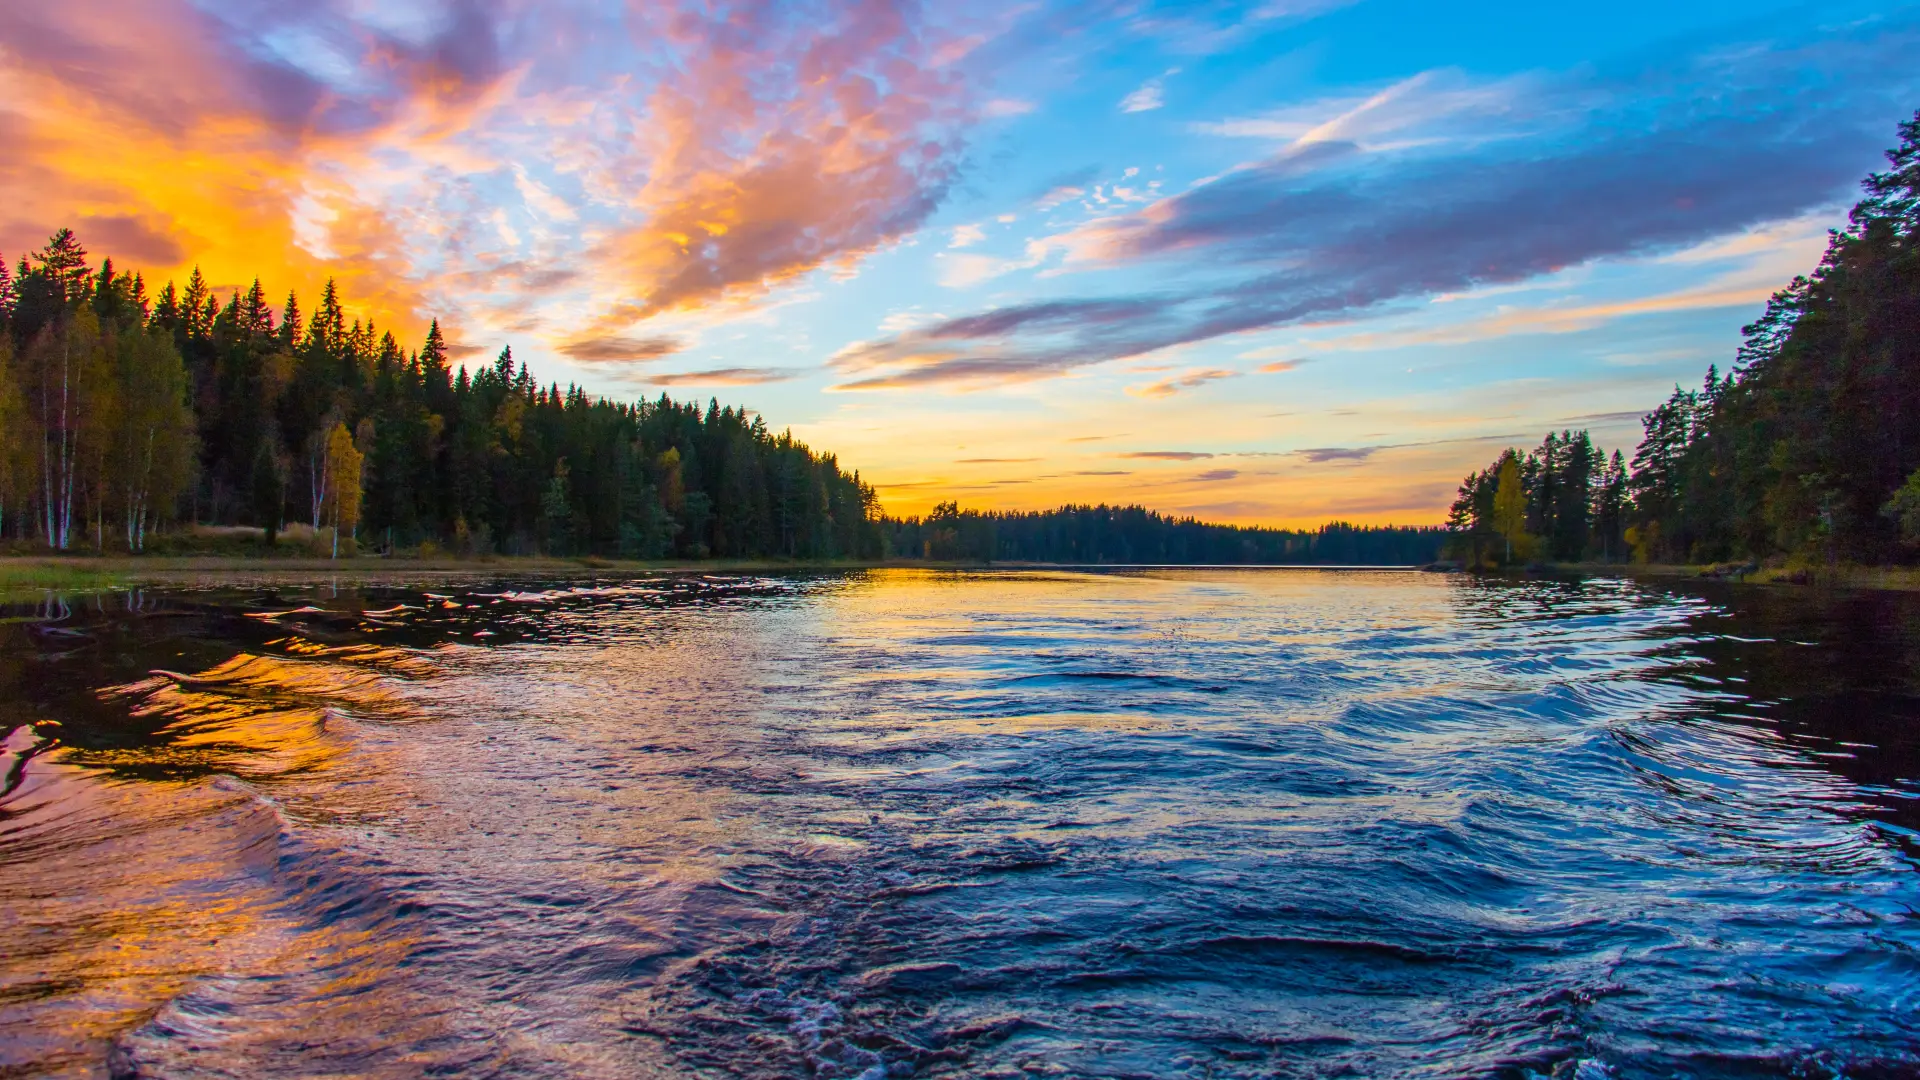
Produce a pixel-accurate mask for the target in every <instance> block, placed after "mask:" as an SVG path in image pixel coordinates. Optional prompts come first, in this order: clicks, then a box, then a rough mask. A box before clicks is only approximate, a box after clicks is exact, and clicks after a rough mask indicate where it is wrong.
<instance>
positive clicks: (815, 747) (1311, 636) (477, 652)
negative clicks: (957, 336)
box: [0, 570, 1920, 1080]
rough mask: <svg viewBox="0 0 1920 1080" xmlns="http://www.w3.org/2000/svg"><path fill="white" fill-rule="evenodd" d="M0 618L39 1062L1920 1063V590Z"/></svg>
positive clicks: (938, 593) (548, 595)
mask: <svg viewBox="0 0 1920 1080" xmlns="http://www.w3.org/2000/svg"><path fill="white" fill-rule="evenodd" d="M5 611H6V615H7V616H8V618H7V621H6V622H5V623H3V624H0V734H4V736H5V741H4V747H3V749H0V792H3V794H0V927H4V928H5V929H4V931H3V932H0V933H4V937H0V942H3V944H0V1076H6V1077H12V1076H29V1075H32V1076H39V1075H48V1076H106V1075H111V1076H118V1077H130V1076H152V1077H188V1076H192V1077H207V1076H246V1077H292V1076H320V1075H328V1076H347V1075H356V1076H374V1077H411V1076H425V1075H459V1076H480V1077H485V1076H498V1077H587V1078H600V1077H606V1078H613V1077H621V1078H625V1077H635V1076H687V1075H700V1076H712V1077H726V1076H741V1077H790V1076H816V1077H823V1078H835V1080H844V1078H856V1077H858V1078H862V1080H880V1078H882V1077H888V1076H894V1077H902V1076H966V1077H1016V1076H1047V1075H1059V1076H1099V1077H1243V1076H1245V1077H1254V1076H1302V1077H1322V1076H1327V1077H1331V1076H1353V1077H1478V1076H1496V1077H1513V1078H1516V1080H1519V1078H1527V1077H1530V1076H1536V1075H1537V1076H1551V1077H1558V1078H1578V1080H1599V1078H1605V1077H1618V1078H1638V1077H1671V1076H1687V1077H1695V1076H1698V1077H1759V1076H1783V1077H1784V1076H1794V1077H1838V1076H1848V1077H1854V1078H1868V1077H1895V1076H1914V1075H1916V1074H1920V1022H1917V1021H1920V875H1917V874H1916V856H1917V855H1920V844H1916V837H1920V833H1917V832H1916V830H1917V829H1920V694H1917V687H1920V597H1914V596H1907V595H1899V594H1890V593H1851V594H1847V593H1822V592H1815V591H1810V590H1804V589H1801V590H1795V589H1762V588H1746V587H1738V586H1714V585H1704V584H1703V585H1700V586H1697V587H1696V586H1692V585H1674V586H1670V587H1653V586H1649V585H1646V584H1639V583H1633V582H1629V581H1620V580H1586V581H1553V580H1540V581H1499V580H1478V579H1473V578H1469V577H1465V576H1458V575H1434V574H1419V573H1411V572H1390V571H1374V572H1369V571H1315V570H1192V571H1180V570H1132V571H1120V570H1116V571H1110V572H1099V573H1068V572H977V573H941V572H921V571H912V570H884V571H872V572H859V573H841V574H824V575H801V576H776V577H764V576H723V575H714V576H704V577H703V576H675V577H655V578H641V579H631V578H628V579H615V578H603V579H594V580H588V579H571V580H546V581H528V580H486V579H481V578H460V579H442V580H438V581H433V580H424V579H423V580H422V581H421V582H419V583H416V584H412V585H396V584H392V583H390V582H389V583H377V584H376V583H365V582H362V583H358V584H356V583H354V582H352V581H348V580H342V581H339V582H321V583H318V584H314V583H308V584H302V585H289V584H284V583H275V582H273V581H270V580H268V579H264V578H262V579H258V580H255V581H252V582H249V581H246V580H233V581H228V582H224V583H220V584H217V585H207V586H190V585H179V586H170V587H167V588H165V589H158V590H156V589H147V590H137V591H131V592H119V593H108V594H102V595H100V596H97V597H79V598H69V599H67V600H65V601H57V600H48V601H45V602H41V603H35V604H14V605H12V606H11V607H8V608H6V609H5Z"/></svg>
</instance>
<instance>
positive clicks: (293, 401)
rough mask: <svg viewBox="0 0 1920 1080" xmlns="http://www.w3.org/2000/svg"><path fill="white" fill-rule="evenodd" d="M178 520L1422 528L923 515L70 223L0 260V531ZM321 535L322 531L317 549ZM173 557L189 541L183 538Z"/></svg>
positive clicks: (1087, 513) (505, 544)
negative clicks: (278, 299) (91, 256)
mask: <svg viewBox="0 0 1920 1080" xmlns="http://www.w3.org/2000/svg"><path fill="white" fill-rule="evenodd" d="M180 523H188V524H200V525H226V526H235V525H237V526H247V527H251V528H254V529H258V530H261V533H262V540H263V541H264V543H265V544H266V545H269V546H271V545H273V544H274V543H275V539H276V536H277V535H278V534H282V533H283V532H284V531H287V530H289V528H292V529H294V530H297V531H299V532H301V535H302V538H303V539H304V540H305V541H306V542H307V543H309V544H312V543H314V542H315V541H316V539H317V540H318V541H319V542H320V543H321V544H323V545H324V547H325V548H326V550H328V551H330V552H333V553H336V554H337V553H340V552H341V551H345V552H349V553H350V552H352V551H354V550H355V549H356V548H358V549H359V550H376V551H407V550H412V551H420V550H435V549H437V550H442V551H448V552H451V553H456V554H486V553H492V552H503V553H507V554H548V555H600V556H610V557H619V558H631V559H660V558H679V559H704V558H710V557H711V558H755V557H766V556H776V557H789V558H796V559H833V558H853V559H878V558H883V557H887V556H890V555H891V556H897V557H907V558H932V559H941V560H995V559H999V560H1032V561H1047V562H1056V561H1057V562H1175V563H1178V562H1216V563H1247V562H1315V563H1409V562H1420V561H1425V560H1428V559H1431V558H1432V557H1433V556H1434V555H1435V553H1436V552H1437V551H1438V549H1439V546H1440V544H1441V542H1442V540H1443V539H1444V537H1442V536H1441V534H1440V533H1439V532H1438V530H1437V529H1432V528H1428V529H1359V528H1354V527H1352V526H1347V525H1330V526H1327V527H1326V528H1324V529H1321V530H1316V531H1312V532H1287V531H1283V530H1274V529H1238V528H1233V527H1230V526H1221V525H1206V524H1202V523H1200V522H1197V521H1192V520H1176V519H1172V518H1166V517H1162V516H1160V515H1158V514H1154V513H1150V512H1148V511H1146V510H1143V509H1141V508H1139V507H1128V508H1108V507H1067V508H1064V509H1061V510H1056V511H1051V512H1047V513H1032V514H982V513H979V512H975V511H965V512H962V511H960V510H958V509H957V508H956V507H953V506H951V505H949V506H945V507H942V508H940V509H939V510H937V511H936V512H935V513H934V514H932V515H930V516H928V517H927V518H925V519H918V518H911V519H904V520H903V519H894V518H888V517H885V516H884V515H882V514H881V512H880V506H879V502H878V500H877V498H876V497H875V493H874V490H873V488H872V486H870V485H868V484H866V483H865V482H863V481H862V480H861V478H860V475H859V474H858V473H857V472H856V473H847V472H845V471H843V470H842V469H841V468H840V466H839V462H838V461H837V460H836V459H835V458H834V456H833V455H831V454H818V453H815V452H813V451H812V450H810V449H809V448H808V447H807V446H805V445H804V444H802V443H799V442H796V441H795V440H794V439H793V438H792V437H791V436H789V435H787V434H784V433H783V434H779V435H775V434H773V433H772V432H771V431H770V430H768V428H767V426H766V424H765V423H764V422H763V421H762V420H761V419H760V418H759V417H758V416H756V415H754V414H753V413H751V412H749V411H748V410H746V409H744V408H723V407H721V406H720V404H719V403H718V402H717V401H709V402H708V404H707V405H706V406H705V408H704V409H703V408H702V407H701V406H700V405H698V404H697V403H691V402H676V401H674V400H672V399H670V398H668V397H667V396H665V395H662V396H661V397H660V398H658V399H657V400H653V401H640V402H637V403H632V404H628V403H622V402H617V401H612V400H609V399H606V398H599V397H592V396H589V395H588V394H586V393H585V392H583V391H582V390H580V389H579V388H577V387H568V388H566V389H564V390H563V389H561V388H560V387H559V386H558V385H549V386H541V385H539V384H537V383H536V382H535V381H534V380H533V377H532V376H531V375H530V374H528V372H527V369H526V367H525V365H524V364H516V363H515V362H514V359H513V354H512V350H511V349H507V350H502V352H501V353H500V355H499V357H498V359H496V360H495V361H494V362H493V363H491V364H489V365H485V366H482V367H480V368H479V369H478V370H476V371H469V370H468V369H467V368H466V367H465V366H464V365H461V366H458V367H457V368H456V367H455V366H454V365H453V364H452V363H451V362H450V360H449V357H448V349H447V344H446V341H445V339H444V337H443V335H442V334H441V331H440V327H439V324H438V322H435V323H434V324H433V325H432V326H431V327H430V328H429V329H428V331H427V334H426V338H425V340H424V342H423V343H422V344H421V346H420V347H419V348H418V349H403V348H402V347H401V345H400V343H399V342H398V341H397V340H396V339H395V338H394V336H393V334H392V333H390V332H381V331H378V330H377V328H376V327H374V326H373V325H372V323H371V322H362V321H360V320H357V319H355V320H352V321H351V322H350V321H349V320H348V316H347V313H346V309H345V307H344V306H343V303H342V300H341V297H340V296H339V293H338V291H337V290H336V288H335V287H334V285H333V284H332V283H331V282H329V283H328V284H327V287H326V289H325V291H324V292H323V293H322V294H321V297H320V301H319V304H318V305H317V306H316V307H315V308H314V310H313V311H312V312H311V313H307V312H305V311H303V309H302V307H301V304H300V301H299V298H298V297H297V296H293V295H291V294H290V295H288V297H287V298H286V300H285V302H284V303H283V304H280V305H279V306H278V308H277V310H276V307H275V305H273V304H271V303H270V302H269V301H268V298H267V296H266V293H265V290H264V289H263V288H262V287H261V285H260V284H259V282H258V281H255V282H254V284H253V285H252V287H251V288H249V289H246V290H244V291H238V290H236V291H235V292H234V293H233V294H232V295H230V296H228V297H227V298H226V299H225V301H224V302H222V300H221V298H219V297H217V296H215V295H214V293H213V291H212V290H211V289H210V288H209V287H208V285H207V283H206V281H205V279H204V278H203V277H202V276H201V274H200V272H199V271H198V270H197V269H196V270H195V271H194V273H193V275H192V277H190V278H189V279H188V281H187V284H186V287H185V288H184V289H180V288H176V286H175V285H174V284H173V283H172V282H168V283H167V284H166V285H164V286H162V287H161V288H160V290H159V291H158V293H157V294H156V293H150V292H149V289H148V287H147V284H146V281H145V279H144V278H143V277H142V276H141V275H140V274H138V273H129V272H126V271H121V270H117V269H116V268H115V267H114V265H113V262H112V260H110V259H109V260H104V261H102V262H101V264H100V265H99V267H98V268H97V269H96V268H94V267H93V266H92V265H91V264H90V263H89V261H88V255H87V251H86V249H85V248H84V247H83V246H82V244H81V242H80V239H79V238H78V237H76V236H75V235H74V234H73V232H72V231H70V230H64V229H63V230H61V231H60V232H58V233H55V234H54V235H53V237H52V238H51V239H50V240H49V241H48V242H47V245H46V246H45V247H44V248H42V249H41V250H39V251H36V252H34V253H32V255H31V256H30V257H27V258H22V259H20V260H19V262H18V264H17V266H16V267H15V268H14V269H11V270H9V269H8V268H7V266H6V264H5V263H4V262H0V541H11V542H13V543H15V544H26V545H32V546H40V545H44V546H45V547H48V548H52V549H54V550H59V551H72V550H92V551H131V552H141V551H146V550H150V549H151V548H152V547H153V546H154V545H155V543H156V541H158V542H159V546H161V547H164V548H167V549H168V550H181V547H180V545H178V544H168V543H166V541H168V540H170V539H177V538H178V531H177V530H175V536H173V537H169V536H168V535H167V527H168V526H170V525H176V524H180ZM335 537H338V538H339V540H338V541H337V542H336V541H335V540H334V538H335ZM187 547H188V548H191V547H192V541H191V540H189V542H188V544H187Z"/></svg>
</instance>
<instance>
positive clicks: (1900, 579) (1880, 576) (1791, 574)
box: [1552, 563, 1920, 591]
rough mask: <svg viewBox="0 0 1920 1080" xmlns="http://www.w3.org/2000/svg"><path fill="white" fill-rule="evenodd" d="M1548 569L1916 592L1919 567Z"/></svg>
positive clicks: (1602, 565)
mask: <svg viewBox="0 0 1920 1080" xmlns="http://www.w3.org/2000/svg"><path fill="white" fill-rule="evenodd" d="M1552 570H1553V572H1555V573H1564V574H1579V575H1583V576H1593V577H1630V578H1642V579H1646V580H1649V581H1656V580H1658V581H1671V580H1673V579H1675V578H1692V579H1695V580H1707V581H1734V582H1739V583H1741V584H1745V585H1796V586H1812V587H1815V588H1826V589H1895V590H1902V591H1920V567H1913V566H1859V565H1855V564H1852V563H1836V564H1833V565H1831V566H1829V565H1826V564H1824V563H1823V564H1820V565H1791V564H1790V565H1783V566H1755V565H1754V564H1751V563H1710V564H1705V563H1644V564H1643V563H1557V564H1555V565H1554V566H1553V567H1552Z"/></svg>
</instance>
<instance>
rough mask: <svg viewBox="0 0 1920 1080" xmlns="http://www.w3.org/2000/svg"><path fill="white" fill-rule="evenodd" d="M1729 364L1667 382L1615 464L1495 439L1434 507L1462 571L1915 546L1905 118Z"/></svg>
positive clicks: (1556, 443) (1912, 552)
mask: <svg viewBox="0 0 1920 1080" xmlns="http://www.w3.org/2000/svg"><path fill="white" fill-rule="evenodd" d="M1887 161H1888V164H1889V166H1890V167H1889V168H1888V169H1887V170H1886V171H1883V172H1876V173H1873V174H1872V175H1870V176H1868V177H1867V179H1866V180H1865V181H1864V183H1863V184H1862V187H1863V188H1864V190H1865V196H1864V198H1862V199H1861V200H1860V201H1859V202H1858V203H1857V204H1855V206H1854V207H1853V210H1852V212H1851V213H1850V214H1849V216H1848V223H1847V226H1846V227H1845V228H1843V229H1836V230H1833V231H1832V232H1831V234H1830V236H1829V238H1828V243H1827V250H1826V253H1825V255H1824V256H1823V257H1822V258H1821V260H1820V264H1819V266H1818V267H1816V268H1815V269H1814V270H1813V272H1812V273H1811V274H1808V275H1805V276H1801V277H1796V278H1795V279H1794V280H1793V281H1792V282H1791V283H1789V284H1788V285H1787V287H1786V288H1784V289H1782V290H1780V291H1779V292H1777V293H1775V294H1774V295H1773V298H1772V299H1771V300H1770V301H1769V302H1768V304H1767V307H1766V311H1765V313H1764V314H1763V315H1762V316H1761V317H1760V319H1759V320H1757V321H1756V322H1754V323H1753V324H1751V325H1749V326H1747V327H1746V328H1745V329H1744V330H1743V332H1742V343H1741V345H1740V348H1739V350H1738V352H1737V354H1736V355H1735V357H1734V359H1733V363H1732V365H1731V370H1729V371H1728V372H1727V373H1726V374H1725V375H1722V374H1721V373H1720V371H1719V369H1718V367H1717V365H1716V366H1713V367H1709V368H1708V369H1707V373H1706V378H1705V380H1704V381H1703V383H1702V385H1701V387H1700V388H1699V389H1698V390H1691V389H1681V388H1679V387H1675V388H1674V391H1673V394H1672V396H1670V397H1669V398H1668V399H1667V400H1666V401H1664V402H1662V403H1661V404H1660V405H1659V406H1658V407H1656V408H1654V409H1653V410H1652V411H1651V412H1649V413H1648V414H1647V415H1646V417H1645V418H1644V420H1643V421H1642V424H1643V428H1644V437H1643V438H1642V440H1641V442H1640V444H1639V446H1638V448H1637V449H1636V450H1635V451H1634V454H1633V458H1632V460H1631V461H1627V460H1624V458H1623V455H1621V454H1620V453H1619V452H1617V451H1616V452H1615V453H1614V454H1613V455H1612V456H1611V457H1603V456H1602V455H1601V453H1600V452H1599V451H1597V450H1596V449H1595V448H1594V446H1593V443H1592V441H1591V439H1590V438H1589V437H1588V435H1587V433H1586V432H1576V431H1568V432H1562V433H1560V434H1557V435H1549V436H1548V437H1547V439H1546V441H1545V442H1543V443H1542V444H1541V445H1540V447H1539V448H1538V449H1537V450H1533V451H1529V452H1526V453H1521V452H1520V451H1518V450H1512V449H1509V450H1507V451H1506V452H1504V453H1503V454H1501V456H1500V457H1499V458H1498V459H1497V460H1495V461H1494V462H1493V463H1492V464H1490V465H1488V466H1487V467H1486V468H1484V469H1482V470H1480V471H1479V472H1476V473H1474V474H1472V475H1470V476H1468V477H1467V478H1466V479H1465V481H1463V482H1462V483H1461V485H1460V490H1459V497H1458V499H1457V500H1456V501H1455V502H1454V504H1453V508H1452V511H1451V513H1450V515H1449V518H1448V527H1449V529H1450V530H1451V532H1452V533H1453V538H1452V542H1451V545H1450V550H1451V551H1452V553H1453V554H1454V555H1455V556H1456V557H1458V558H1460V559H1462V560H1463V561H1466V562H1468V563H1470V564H1472V565H1476V566H1478V565H1488V564H1509V563H1514V562H1521V561H1533V560H1543V559H1551V560H1559V561H1570V560H1579V559H1601V560H1609V561H1610V560H1618V559H1621V558H1632V559H1634V560H1636V561H1640V562H1670V563H1685V562H1694V563H1709V562H1720V561H1729V560H1748V561H1778V562H1782V563H1788V562H1795V561H1799V562H1803V563H1804V562H1828V563H1833V562H1843V561H1844V562H1852V563H1866V564H1887V563H1899V562H1911V561H1914V560H1915V558H1916V557H1920V250H1917V249H1916V245H1915V242H1916V236H1917V233H1920V114H1916V116H1915V117H1914V119H1912V120H1910V121H1907V122H1906V123H1903V124H1902V125H1900V143H1899V145H1898V146H1897V147H1896V148H1895V149H1893V150H1891V151H1889V152H1888V154H1887Z"/></svg>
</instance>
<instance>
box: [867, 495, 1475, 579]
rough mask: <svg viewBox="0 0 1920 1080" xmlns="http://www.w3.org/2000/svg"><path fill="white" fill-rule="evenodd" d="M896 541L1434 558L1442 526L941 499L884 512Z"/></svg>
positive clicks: (1043, 552)
mask: <svg viewBox="0 0 1920 1080" xmlns="http://www.w3.org/2000/svg"><path fill="white" fill-rule="evenodd" d="M882 527H883V528H884V529H885V531H886V536H887V542H888V545H889V548H890V549H891V550H892V551H895V552H900V553H903V554H918V555H920V556H921V557H923V558H929V559H964V560H974V561H980V562H1044V563H1108V564H1114V563H1120V564H1125V563H1131V564H1143V563H1146V564H1153V563H1160V564H1168V563H1172V564H1188V565H1194V564H1200V565H1205V564H1216V565H1218V564H1228V563H1236V564H1247V563H1264V564H1287V563H1294V564H1314V565H1323V566H1325V565H1352V566H1362V565H1364V566H1409V565H1415V564H1419V563H1427V562H1431V561H1433V560H1434V559H1435V558H1437V557H1438V556H1439V554H1440V549H1441V547H1442V545H1444V544H1445V543H1446V541H1447V539H1448V535H1447V532H1446V530H1444V529H1442V528H1441V527H1439V526H1437V525H1436V526H1414V527H1404V526H1358V525H1348V524H1345V523H1343V522H1334V523H1332V524H1329V525H1324V526H1321V527H1320V528H1318V529H1311V530H1301V531H1294V530H1288V529H1268V528H1258V527H1241V526H1233V525H1212V524H1208V523H1206V522H1202V521H1197V520H1195V519H1193V518H1174V517H1168V516H1166V515H1163V514H1159V513H1156V512H1154V511H1151V510H1147V509H1144V508H1142V507H1138V506H1063V507H1061V508H1059V509H1057V510H1040V511H1002V512H986V511H979V510H963V509H961V508H960V507H959V506H957V505H956V504H954V503H942V504H940V505H939V506H937V507H935V508H934V510H933V512H932V513H930V514H928V515H927V516H926V517H924V518H910V519H906V520H897V519H886V520H885V521H883V522H882Z"/></svg>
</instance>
